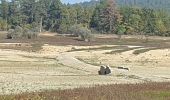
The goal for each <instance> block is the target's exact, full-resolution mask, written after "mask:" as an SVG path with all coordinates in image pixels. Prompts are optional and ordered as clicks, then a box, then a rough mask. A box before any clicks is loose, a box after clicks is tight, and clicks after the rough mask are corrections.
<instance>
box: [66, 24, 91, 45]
mask: <svg viewBox="0 0 170 100" xmlns="http://www.w3.org/2000/svg"><path fill="white" fill-rule="evenodd" d="M69 33H71V34H73V35H74V36H76V37H80V38H81V39H82V40H83V41H86V42H89V41H91V39H92V32H91V30H89V29H88V28H87V27H83V25H73V26H72V27H70V29H69Z"/></svg>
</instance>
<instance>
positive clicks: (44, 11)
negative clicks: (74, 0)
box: [0, 0, 170, 37]
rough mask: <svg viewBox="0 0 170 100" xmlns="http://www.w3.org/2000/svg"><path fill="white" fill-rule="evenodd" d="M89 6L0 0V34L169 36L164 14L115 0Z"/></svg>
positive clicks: (169, 18) (50, 0)
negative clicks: (18, 32) (49, 32)
mask: <svg viewBox="0 0 170 100" xmlns="http://www.w3.org/2000/svg"><path fill="white" fill-rule="evenodd" d="M91 2H93V5H90V6H88V3H87V2H86V6H82V4H74V5H71V4H63V3H62V2H61V1H60V0H11V1H8V0H1V4H0V12H1V13H0V30H9V29H21V28H22V32H25V31H26V32H25V33H29V32H28V31H30V30H31V31H34V32H42V31H44V30H45V31H53V32H58V33H61V34H65V33H86V35H87V33H88V32H90V31H89V30H93V31H97V33H103V34H107V33H111V34H119V35H122V34H144V35H161V36H169V35H170V29H169V27H170V14H169V13H168V12H166V10H163V9H155V8H149V7H148V8H147V7H139V6H126V5H123V6H120V5H118V4H117V2H116V1H115V0H99V1H97V3H95V0H92V1H91ZM19 27H20V28H19ZM76 28H80V29H78V30H77V29H76ZM82 30H83V31H84V32H83V31H82ZM93 31H92V32H93ZM11 32H14V30H13V31H12V30H11ZM10 34H12V33H10ZM20 36H22V35H20ZM83 37H84V36H83ZM87 37H88V36H87Z"/></svg>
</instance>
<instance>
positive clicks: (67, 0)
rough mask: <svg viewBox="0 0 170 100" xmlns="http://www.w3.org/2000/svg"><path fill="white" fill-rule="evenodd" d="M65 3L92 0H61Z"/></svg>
mask: <svg viewBox="0 0 170 100" xmlns="http://www.w3.org/2000/svg"><path fill="white" fill-rule="evenodd" d="M61 1H62V2H63V3H66V4H67V3H70V4H74V3H80V2H84V1H90V0H61Z"/></svg>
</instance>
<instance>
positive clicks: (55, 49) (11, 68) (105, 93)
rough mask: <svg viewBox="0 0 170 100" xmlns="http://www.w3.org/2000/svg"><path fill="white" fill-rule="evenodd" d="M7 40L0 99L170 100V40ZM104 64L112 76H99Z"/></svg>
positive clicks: (0, 54)
mask: <svg viewBox="0 0 170 100" xmlns="http://www.w3.org/2000/svg"><path fill="white" fill-rule="evenodd" d="M5 36H6V32H1V33H0V95H1V96H0V99H5V100H10V99H11V100H12V99H16V100H18V99H20V100H29V99H33V100H53V99H54V100H60V99H61V100H113V98H114V100H169V99H170V91H169V87H170V86H169V85H170V84H169V83H168V82H170V73H169V72H170V67H169V66H170V62H169V61H170V38H166V37H149V41H148V42H145V40H144V39H141V38H140V36H123V39H122V40H118V39H117V37H116V36H114V35H113V36H112V35H95V39H94V41H91V42H83V41H80V40H78V39H77V38H75V37H71V36H68V35H57V34H56V33H42V34H40V36H39V37H38V38H37V39H34V40H19V39H18V40H10V39H5ZM100 65H109V66H111V71H112V74H110V75H106V76H100V75H98V70H99V69H100ZM117 67H126V68H129V69H130V70H129V71H127V70H122V69H118V68H117ZM157 82H159V83H157ZM136 83H138V84H136ZM141 83H143V84H141ZM114 84H117V85H114ZM98 85H99V86H98ZM103 85H104V86H103ZM75 88H77V89H75ZM70 89H71V90H70ZM44 91H45V92H44Z"/></svg>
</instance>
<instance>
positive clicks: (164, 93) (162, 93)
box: [145, 91, 170, 100]
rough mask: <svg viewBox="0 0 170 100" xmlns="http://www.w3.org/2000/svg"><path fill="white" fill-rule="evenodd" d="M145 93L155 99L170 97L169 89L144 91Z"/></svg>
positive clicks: (160, 99) (161, 99)
mask: <svg viewBox="0 0 170 100" xmlns="http://www.w3.org/2000/svg"><path fill="white" fill-rule="evenodd" d="M145 95H146V96H149V97H151V98H155V100H165V99H164V98H170V91H150V92H145Z"/></svg>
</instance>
